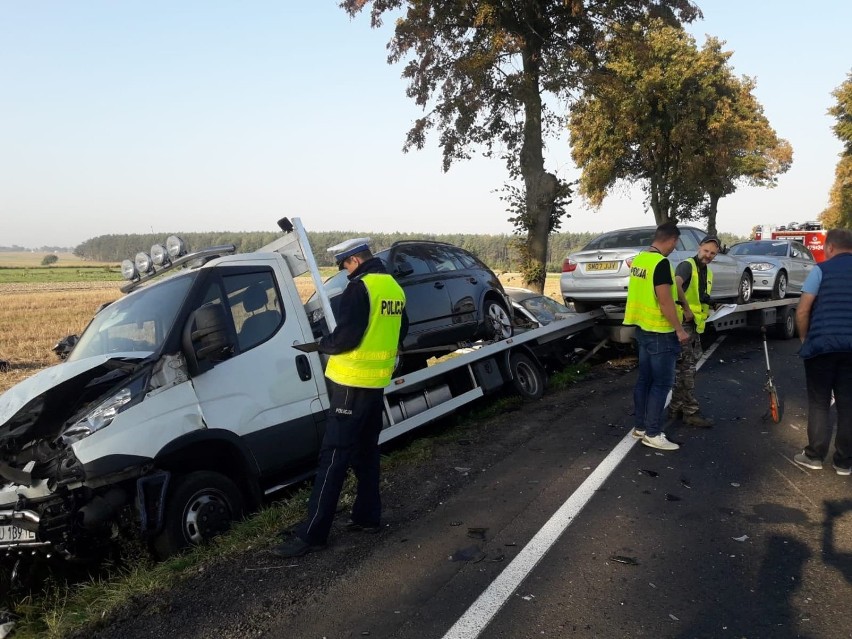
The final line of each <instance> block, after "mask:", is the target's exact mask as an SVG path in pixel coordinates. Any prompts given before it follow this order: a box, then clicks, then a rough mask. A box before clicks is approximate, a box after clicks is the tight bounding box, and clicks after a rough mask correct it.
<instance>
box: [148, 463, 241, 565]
mask: <svg viewBox="0 0 852 639" xmlns="http://www.w3.org/2000/svg"><path fill="white" fill-rule="evenodd" d="M163 515H164V517H163V530H162V531H161V532H160V534H158V535H157V536H156V537H155V538H154V539H153V540H152V549H153V551H154V553H155V554H156V555H157V556H158V557H159V558H161V559H165V558H166V557H170V556H172V555H175V554H177V553H178V552H180V551H181V550H183V549H184V548H189V547H190V546H197V545H200V544H204V543H207V542H209V541H210V540H211V539H212V538H213V537H215V536H216V535H219V534H221V533H223V532H225V531H227V530H228V529H229V528H230V527H231V525H232V524H233V523H234V522H235V521H238V520H239V519H241V518H242V516H243V497H242V494H241V493H240V489H239V488H237V486H236V484H234V482H232V481H231V480H230V479H229V478H227V477H225V476H224V475H221V474H219V473H214V472H210V471H198V472H194V473H189V474H188V475H184V476H182V477H178V478H177V480H176V481H175V482H174V485H173V487H172V488H171V489H170V490H169V492H168V494H167V495H166V506H165V510H164V513H163Z"/></svg>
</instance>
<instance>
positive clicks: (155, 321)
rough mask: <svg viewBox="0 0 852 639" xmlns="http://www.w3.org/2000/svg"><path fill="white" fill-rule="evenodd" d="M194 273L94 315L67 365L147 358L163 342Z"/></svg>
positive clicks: (128, 297) (131, 296)
mask: <svg viewBox="0 0 852 639" xmlns="http://www.w3.org/2000/svg"><path fill="white" fill-rule="evenodd" d="M196 275H197V273H188V274H186V275H178V276H175V277H172V278H170V279H168V280H165V281H163V282H160V283H158V284H157V285H156V286H151V287H150V288H143V289H141V290H139V291H136V292H134V293H131V294H130V295H128V296H127V297H123V298H121V299H120V300H116V301H115V302H113V303H112V304H110V305H109V306H107V307H106V308H105V309H103V310H102V311H101V312H100V313H98V314H97V315H95V317H94V318H93V319H92V321H91V322H89V325H88V326H87V327H86V330H85V331H84V332H83V334H82V335H81V336H80V340H79V341H78V342H77V344H76V345H75V346H74V350H73V351H71V354H70V355H69V356H68V361H74V360H80V359H85V358H87V357H93V356H96V355H105V354H107V353H140V356H141V357H147V356H148V355H150V354H151V353H153V352H154V351H156V350H157V349H158V348H160V346H162V344H163V341H165V339H166V335H168V333H169V331H170V330H171V328H172V324H173V323H174V321H175V316H177V313H178V310H179V309H180V307H181V305H182V304H183V301H184V299H185V298H186V295H187V293H188V292H189V289H190V287H191V286H192V282H193V281H194V280H195V276H196Z"/></svg>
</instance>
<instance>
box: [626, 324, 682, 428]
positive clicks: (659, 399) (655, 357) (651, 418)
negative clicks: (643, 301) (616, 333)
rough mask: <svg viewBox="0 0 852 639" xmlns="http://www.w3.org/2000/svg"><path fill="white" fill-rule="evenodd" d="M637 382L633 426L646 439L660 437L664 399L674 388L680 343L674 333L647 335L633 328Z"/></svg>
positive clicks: (634, 395) (634, 392)
mask: <svg viewBox="0 0 852 639" xmlns="http://www.w3.org/2000/svg"><path fill="white" fill-rule="evenodd" d="M636 342H637V344H638V346H639V379H637V380H636V386H635V387H634V389H633V408H634V411H635V427H636V428H637V429H639V430H644V431H645V434H646V435H647V436H648V437H654V436H656V435H659V434H660V431H661V430H662V427H661V425H662V422H663V409H664V408H665V407H666V397H667V396H668V394H669V391H670V390H671V389H672V387H673V386H674V381H675V365H676V364H677V357H678V355H679V354H680V342H678V340H677V335H676V334H675V333H650V332H648V331H644V330H642V329H641V328H639V327H638V326H637V327H636Z"/></svg>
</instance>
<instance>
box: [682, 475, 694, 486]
mask: <svg viewBox="0 0 852 639" xmlns="http://www.w3.org/2000/svg"><path fill="white" fill-rule="evenodd" d="M680 483H681V484H683V485H684V486H685V487H686V488H692V484H690V483H689V480H688V479H687V478H686V477H681V478H680Z"/></svg>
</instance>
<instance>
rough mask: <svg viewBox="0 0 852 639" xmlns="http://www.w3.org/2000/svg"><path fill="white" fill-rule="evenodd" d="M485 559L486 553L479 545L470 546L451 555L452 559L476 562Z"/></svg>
mask: <svg viewBox="0 0 852 639" xmlns="http://www.w3.org/2000/svg"><path fill="white" fill-rule="evenodd" d="M483 559H485V553H484V552H482V550H481V549H480V548H479V546H468V547H467V548H462V549H461V550H457V551H455V552H454V553H453V554H452V555H450V561H470V562H472V563H476V562H478V561H482V560H483Z"/></svg>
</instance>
